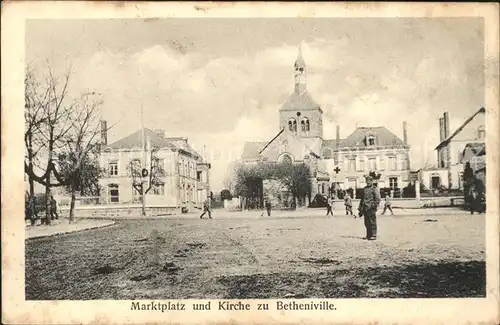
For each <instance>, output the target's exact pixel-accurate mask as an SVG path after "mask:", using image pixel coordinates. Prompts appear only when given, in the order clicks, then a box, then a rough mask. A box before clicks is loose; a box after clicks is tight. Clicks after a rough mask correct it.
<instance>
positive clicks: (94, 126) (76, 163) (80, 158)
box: [59, 93, 102, 222]
mask: <svg viewBox="0 0 500 325" xmlns="http://www.w3.org/2000/svg"><path fill="white" fill-rule="evenodd" d="M90 95H94V93H86V94H84V95H82V100H81V101H80V102H79V103H78V104H77V105H76V106H75V107H74V110H73V112H72V114H71V115H70V116H69V117H70V125H71V128H70V131H69V132H68V133H67V134H66V136H65V137H64V138H63V145H62V147H61V151H62V152H61V154H60V156H59V166H60V169H61V174H62V176H63V180H62V182H63V183H65V184H67V187H68V188H69V190H70V194H71V203H70V212H69V221H70V222H73V219H74V208H75V196H76V195H75V194H76V191H77V190H78V189H79V188H80V186H81V183H82V179H81V175H82V167H84V162H85V161H87V157H88V155H89V152H91V151H92V150H95V149H96V147H98V146H99V145H100V143H99V142H98V141H96V140H97V135H98V134H99V133H100V123H99V122H100V120H99V116H100V114H99V108H100V106H101V104H102V102H100V101H94V100H89V96H90Z"/></svg>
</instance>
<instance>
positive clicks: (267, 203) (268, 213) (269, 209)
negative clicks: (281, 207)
mask: <svg viewBox="0 0 500 325" xmlns="http://www.w3.org/2000/svg"><path fill="white" fill-rule="evenodd" d="M266 210H267V216H268V217H270V216H271V202H269V200H266Z"/></svg>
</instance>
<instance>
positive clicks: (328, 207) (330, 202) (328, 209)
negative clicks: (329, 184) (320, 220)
mask: <svg viewBox="0 0 500 325" xmlns="http://www.w3.org/2000/svg"><path fill="white" fill-rule="evenodd" d="M333 204H334V202H333V199H332V197H331V196H330V197H328V198H327V199H326V215H327V216H328V215H330V214H331V215H332V216H333V211H332V208H333Z"/></svg>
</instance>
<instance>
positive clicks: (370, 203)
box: [358, 176, 380, 240]
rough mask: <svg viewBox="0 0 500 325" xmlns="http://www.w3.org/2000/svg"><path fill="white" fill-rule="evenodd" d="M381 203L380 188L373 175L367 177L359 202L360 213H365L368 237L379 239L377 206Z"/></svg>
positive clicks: (369, 238)
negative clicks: (376, 184)
mask: <svg viewBox="0 0 500 325" xmlns="http://www.w3.org/2000/svg"><path fill="white" fill-rule="evenodd" d="M379 204H380V190H379V189H378V188H377V187H376V186H375V185H374V184H373V178H372V177H371V176H368V177H366V187H365V188H364V189H363V195H362V196H361V201H360V202H359V208H358V209H359V214H360V216H361V215H363V217H364V220H365V227H366V239H368V240H375V239H377V208H378V205H379Z"/></svg>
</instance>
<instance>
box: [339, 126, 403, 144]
mask: <svg viewBox="0 0 500 325" xmlns="http://www.w3.org/2000/svg"><path fill="white" fill-rule="evenodd" d="M369 133H372V134H374V135H375V139H376V140H375V141H376V146H381V147H393V146H397V147H399V146H405V143H404V142H403V140H401V139H400V138H398V137H397V136H396V135H395V134H394V133H392V132H391V131H389V130H388V129H387V128H385V127H384V126H377V127H358V128H357V129H356V130H354V132H353V133H351V135H349V136H348V137H347V138H345V139H344V140H343V141H342V142H341V146H340V147H341V148H352V147H358V148H361V147H363V148H364V147H366V145H365V142H364V140H365V138H366V136H367V135H368V134H369ZM332 141H335V140H332Z"/></svg>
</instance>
